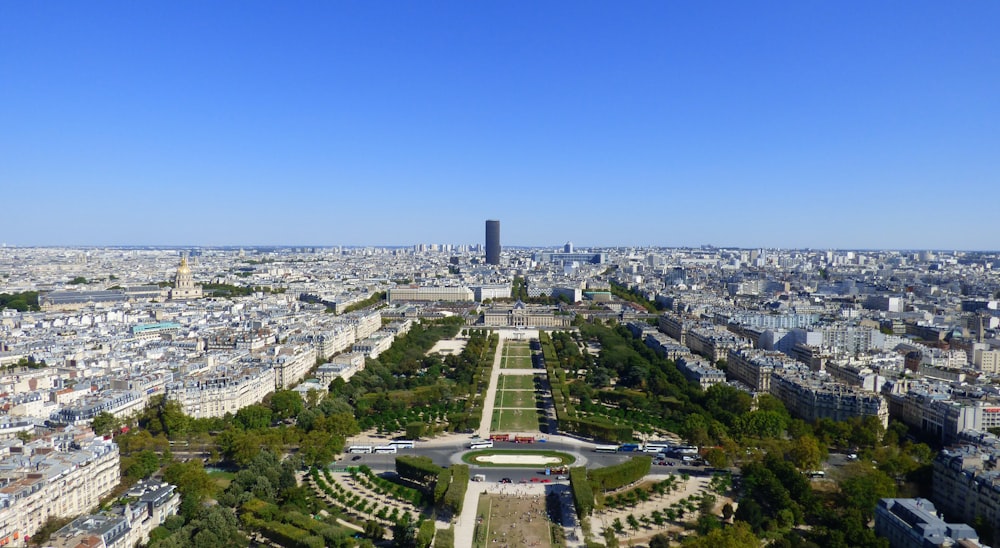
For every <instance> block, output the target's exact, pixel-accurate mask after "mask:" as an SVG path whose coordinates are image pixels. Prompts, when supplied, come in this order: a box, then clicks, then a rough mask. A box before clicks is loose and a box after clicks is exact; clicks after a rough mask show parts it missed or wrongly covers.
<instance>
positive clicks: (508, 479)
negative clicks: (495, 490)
mask: <svg viewBox="0 0 1000 548" xmlns="http://www.w3.org/2000/svg"><path fill="white" fill-rule="evenodd" d="M500 483H514V480H512V479H510V478H503V479H501V480H500Z"/></svg>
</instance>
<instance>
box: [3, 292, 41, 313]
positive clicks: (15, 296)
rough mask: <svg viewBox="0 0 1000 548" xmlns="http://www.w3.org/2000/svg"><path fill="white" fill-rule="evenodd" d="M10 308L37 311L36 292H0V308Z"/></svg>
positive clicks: (19, 310) (21, 310)
mask: <svg viewBox="0 0 1000 548" xmlns="http://www.w3.org/2000/svg"><path fill="white" fill-rule="evenodd" d="M2 308H12V309H14V310H17V311H18V312H29V311H33V312H37V311H38V310H41V309H40V308H38V292H37V291H24V292H22V293H0V309H2Z"/></svg>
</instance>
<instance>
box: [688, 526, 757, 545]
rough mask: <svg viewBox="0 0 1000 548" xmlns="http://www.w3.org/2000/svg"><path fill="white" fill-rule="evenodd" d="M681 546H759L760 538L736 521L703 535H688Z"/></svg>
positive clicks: (748, 527)
mask: <svg viewBox="0 0 1000 548" xmlns="http://www.w3.org/2000/svg"><path fill="white" fill-rule="evenodd" d="M683 546H684V547H685V548H759V547H760V539H758V538H757V537H756V536H755V535H754V534H753V531H751V530H750V526H749V525H747V524H746V523H740V522H737V523H736V524H735V525H731V526H728V527H724V528H720V529H713V530H712V531H711V532H709V533H708V534H707V535H704V536H698V537H688V538H687V539H685V541H684V544H683Z"/></svg>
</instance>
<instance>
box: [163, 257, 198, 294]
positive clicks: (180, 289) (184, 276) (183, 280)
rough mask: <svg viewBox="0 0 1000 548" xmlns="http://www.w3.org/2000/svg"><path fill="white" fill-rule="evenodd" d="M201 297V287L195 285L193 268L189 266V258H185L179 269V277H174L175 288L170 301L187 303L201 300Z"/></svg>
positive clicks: (171, 291)
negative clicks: (190, 300) (191, 300)
mask: <svg viewBox="0 0 1000 548" xmlns="http://www.w3.org/2000/svg"><path fill="white" fill-rule="evenodd" d="M201 297H202V291H201V286H200V285H195V283H194V277H193V276H192V275H191V267H190V266H188V261H187V257H183V258H182V259H181V264H180V266H178V267H177V275H176V276H175V277H174V287H173V289H171V290H170V300H171V301H186V300H189V299H200V298H201Z"/></svg>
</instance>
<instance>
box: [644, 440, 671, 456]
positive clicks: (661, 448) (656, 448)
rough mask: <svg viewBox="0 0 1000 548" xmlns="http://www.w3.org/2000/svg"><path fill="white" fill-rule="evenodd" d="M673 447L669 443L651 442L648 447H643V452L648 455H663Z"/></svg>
mask: <svg viewBox="0 0 1000 548" xmlns="http://www.w3.org/2000/svg"><path fill="white" fill-rule="evenodd" d="M671 447H672V446H671V445H670V444H669V443H667V442H659V441H651V442H649V443H647V444H646V445H643V446H642V450H643V451H645V452H646V453H663V452H665V451H666V450H668V449H670V448H671Z"/></svg>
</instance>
